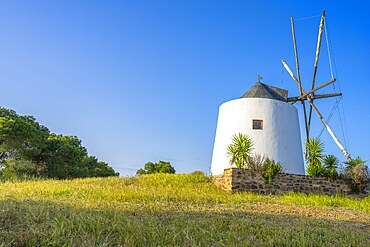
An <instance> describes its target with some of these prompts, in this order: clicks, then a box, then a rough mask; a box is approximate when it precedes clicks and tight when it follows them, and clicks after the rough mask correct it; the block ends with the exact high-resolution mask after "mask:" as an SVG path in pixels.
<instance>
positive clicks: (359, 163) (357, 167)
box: [344, 156, 370, 193]
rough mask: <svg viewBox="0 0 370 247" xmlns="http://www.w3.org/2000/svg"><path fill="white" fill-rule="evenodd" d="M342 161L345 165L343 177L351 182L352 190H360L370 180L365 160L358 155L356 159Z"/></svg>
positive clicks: (358, 191)
mask: <svg viewBox="0 0 370 247" xmlns="http://www.w3.org/2000/svg"><path fill="white" fill-rule="evenodd" d="M344 163H345V164H346V165H347V167H346V168H345V173H344V177H345V178H347V179H348V180H349V181H350V182H351V185H352V191H353V192H356V193H360V192H362V191H363V190H364V189H365V188H366V186H367V185H368V183H369V182H370V173H369V169H368V168H367V166H366V165H365V163H366V161H365V160H362V159H361V158H360V157H359V156H358V157H357V158H356V159H354V160H351V161H347V162H344Z"/></svg>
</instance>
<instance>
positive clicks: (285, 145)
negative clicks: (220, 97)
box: [211, 11, 351, 175]
mask: <svg viewBox="0 0 370 247" xmlns="http://www.w3.org/2000/svg"><path fill="white" fill-rule="evenodd" d="M324 22H325V11H323V13H322V17H321V21H320V27H319V35H318V42H317V48H316V56H315V63H314V73H313V78H312V85H311V90H310V91H308V92H307V91H306V90H304V88H303V86H302V83H301V78H300V71H299V62H298V51H297V44H296V38H295V31H294V20H293V18H291V25H292V36H293V43H294V52H295V60H296V71H297V76H295V75H294V74H293V72H292V71H291V69H290V68H289V66H288V65H287V63H286V62H285V61H284V60H283V61H282V63H283V66H284V67H285V68H286V70H287V71H288V73H289V74H290V76H291V77H292V78H293V79H294V80H295V81H296V82H297V83H298V88H299V92H300V95H299V96H297V97H291V98H288V97H287V96H288V91H286V90H283V89H280V88H276V87H272V86H269V85H266V84H263V83H261V82H260V79H261V78H260V77H259V81H258V82H257V83H256V84H255V85H254V86H253V87H252V88H251V89H250V90H249V91H247V92H246V93H245V94H244V95H243V96H242V97H241V98H240V99H235V100H231V101H228V102H226V103H223V104H222V105H221V106H220V109H219V115H218V122H217V130H216V137H215V143H214V148H213V155H212V163H211V173H212V174H214V175H219V174H222V173H223V171H224V169H226V168H229V167H230V164H229V157H227V151H226V148H227V145H229V144H230V143H231V138H232V136H233V135H234V134H237V133H243V134H247V135H248V136H249V137H251V138H252V140H253V142H254V146H253V148H254V149H253V152H254V153H256V154H261V155H266V156H268V157H270V158H272V159H274V160H275V161H276V162H280V163H281V164H282V165H283V168H284V171H285V172H287V173H294V174H304V164H303V153H302V145H301V135H300V130H299V120H298V113H297V109H296V108H295V107H294V105H293V104H294V103H295V102H297V101H300V102H301V104H302V106H303V112H304V122H305V128H306V138H307V140H309V132H310V125H311V118H312V110H314V111H315V112H316V114H317V115H318V116H319V118H320V120H321V121H322V123H323V124H324V126H325V128H326V129H327V130H328V132H329V134H330V135H331V136H332V138H333V139H334V141H335V143H336V144H337V145H338V147H339V148H340V149H341V151H342V152H343V154H344V155H345V156H346V158H347V159H348V160H349V161H350V160H351V157H350V155H349V153H348V152H347V151H346V149H345V148H344V147H343V145H342V144H341V143H340V141H339V140H338V138H337V137H336V136H335V134H334V132H333V131H332V129H331V128H330V127H329V125H328V124H327V122H326V121H325V119H324V118H323V116H322V115H321V113H320V111H319V110H318V109H317V107H316V106H315V105H314V103H313V101H314V100H316V99H322V98H328V97H334V96H341V95H342V94H341V93H332V94H315V92H316V91H318V90H319V89H321V88H324V87H326V86H328V85H330V84H331V83H333V82H335V80H336V79H335V78H332V79H331V80H330V81H328V82H326V83H324V84H322V85H321V86H318V87H315V80H316V72H317V67H318V62H319V55H320V47H321V40H322V32H323V27H324ZM305 101H308V103H309V105H310V107H309V114H308V116H307V112H306V105H305Z"/></svg>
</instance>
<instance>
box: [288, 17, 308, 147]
mask: <svg viewBox="0 0 370 247" xmlns="http://www.w3.org/2000/svg"><path fill="white" fill-rule="evenodd" d="M290 23H291V25H292V37H293V44H294V55H295V67H296V70H297V76H298V78H297V79H298V81H297V82H298V85H299V93H300V96H302V94H303V92H302V90H303V87H302V84H301V73H300V71H299V61H298V49H297V40H296V38H295V30H294V20H293V17H290ZM301 103H302V107H303V114H304V125H305V127H306V139H307V140H309V139H310V133H309V129H308V124H307V112H306V103H305V102H304V101H301Z"/></svg>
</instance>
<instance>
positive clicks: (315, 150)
mask: <svg viewBox="0 0 370 247" xmlns="http://www.w3.org/2000/svg"><path fill="white" fill-rule="evenodd" d="M305 158H306V163H307V174H308V175H310V176H319V177H321V176H324V175H325V168H324V167H323V165H322V162H323V159H324V143H323V142H322V141H321V139H320V138H310V139H309V140H308V141H307V142H306V151H305Z"/></svg>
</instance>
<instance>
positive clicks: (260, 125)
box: [253, 119, 263, 130]
mask: <svg viewBox="0 0 370 247" xmlns="http://www.w3.org/2000/svg"><path fill="white" fill-rule="evenodd" d="M253 129H254V130H262V129H263V120H257V119H253Z"/></svg>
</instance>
